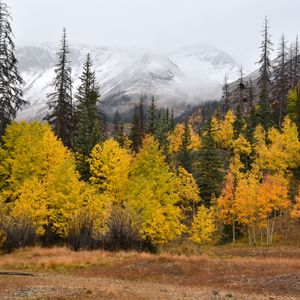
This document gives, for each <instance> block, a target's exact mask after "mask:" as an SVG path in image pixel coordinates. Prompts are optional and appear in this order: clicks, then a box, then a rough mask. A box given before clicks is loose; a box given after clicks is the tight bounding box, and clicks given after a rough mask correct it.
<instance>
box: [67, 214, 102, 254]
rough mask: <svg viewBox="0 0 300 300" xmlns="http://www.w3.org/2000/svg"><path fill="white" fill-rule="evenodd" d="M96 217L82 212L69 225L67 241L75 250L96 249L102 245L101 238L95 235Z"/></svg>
mask: <svg viewBox="0 0 300 300" xmlns="http://www.w3.org/2000/svg"><path fill="white" fill-rule="evenodd" d="M94 223H95V219H94V218H92V217H91V216H89V215H88V214H80V215H78V216H77V217H76V218H74V219H73V220H72V221H71V222H70V223H69V226H68V234H67V243H68V245H69V246H70V247H71V249H73V250H74V251H78V250H79V249H95V248H97V247H99V246H100V239H98V240H97V238H96V237H95V236H94V233H93V228H94Z"/></svg>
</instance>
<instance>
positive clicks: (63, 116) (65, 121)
mask: <svg viewBox="0 0 300 300" xmlns="http://www.w3.org/2000/svg"><path fill="white" fill-rule="evenodd" d="M69 53H70V51H69V45H68V42H67V36H66V29H65V28H64V29H63V35H62V39H61V44H60V50H59V51H58V53H57V55H58V63H57V65H56V67H55V78H54V80H53V82H52V87H53V89H54V91H53V92H52V93H50V94H48V95H47V98H48V101H47V105H48V108H49V113H48V115H47V116H46V120H47V121H48V122H49V123H50V125H51V126H52V128H53V131H54V133H55V135H56V136H57V137H58V138H60V139H61V140H62V142H63V143H64V145H65V146H67V147H70V148H71V147H72V146H73V104H72V79H71V72H72V70H71V65H70V62H69V60H68V54H69Z"/></svg>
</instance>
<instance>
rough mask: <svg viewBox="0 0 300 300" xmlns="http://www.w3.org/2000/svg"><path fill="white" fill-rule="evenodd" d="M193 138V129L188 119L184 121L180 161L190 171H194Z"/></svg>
mask: <svg viewBox="0 0 300 300" xmlns="http://www.w3.org/2000/svg"><path fill="white" fill-rule="evenodd" d="M191 143H192V140H191V131H190V126H189V123H188V120H187V119H186V120H185V122H184V130H183V135H182V138H181V145H180V147H179V162H180V164H181V166H182V167H184V168H185V169H186V170H187V171H188V172H189V173H191V172H192V157H191V155H192V153H191V152H192V151H191V149H190V145H191Z"/></svg>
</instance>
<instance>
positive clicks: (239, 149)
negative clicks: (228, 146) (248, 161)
mask: <svg viewBox="0 0 300 300" xmlns="http://www.w3.org/2000/svg"><path fill="white" fill-rule="evenodd" d="M233 151H234V153H235V154H246V155H250V154H251V152H252V148H251V144H250V143H249V142H248V141H247V140H246V138H245V137H244V136H243V135H240V136H239V137H238V138H237V139H236V140H235V141H234V142H233Z"/></svg>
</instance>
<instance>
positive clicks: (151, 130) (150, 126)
mask: <svg viewBox="0 0 300 300" xmlns="http://www.w3.org/2000/svg"><path fill="white" fill-rule="evenodd" d="M156 129H157V109H156V105H155V99H154V97H152V99H151V104H150V107H149V111H148V118H147V133H148V134H152V135H153V136H154V135H155V132H156Z"/></svg>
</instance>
